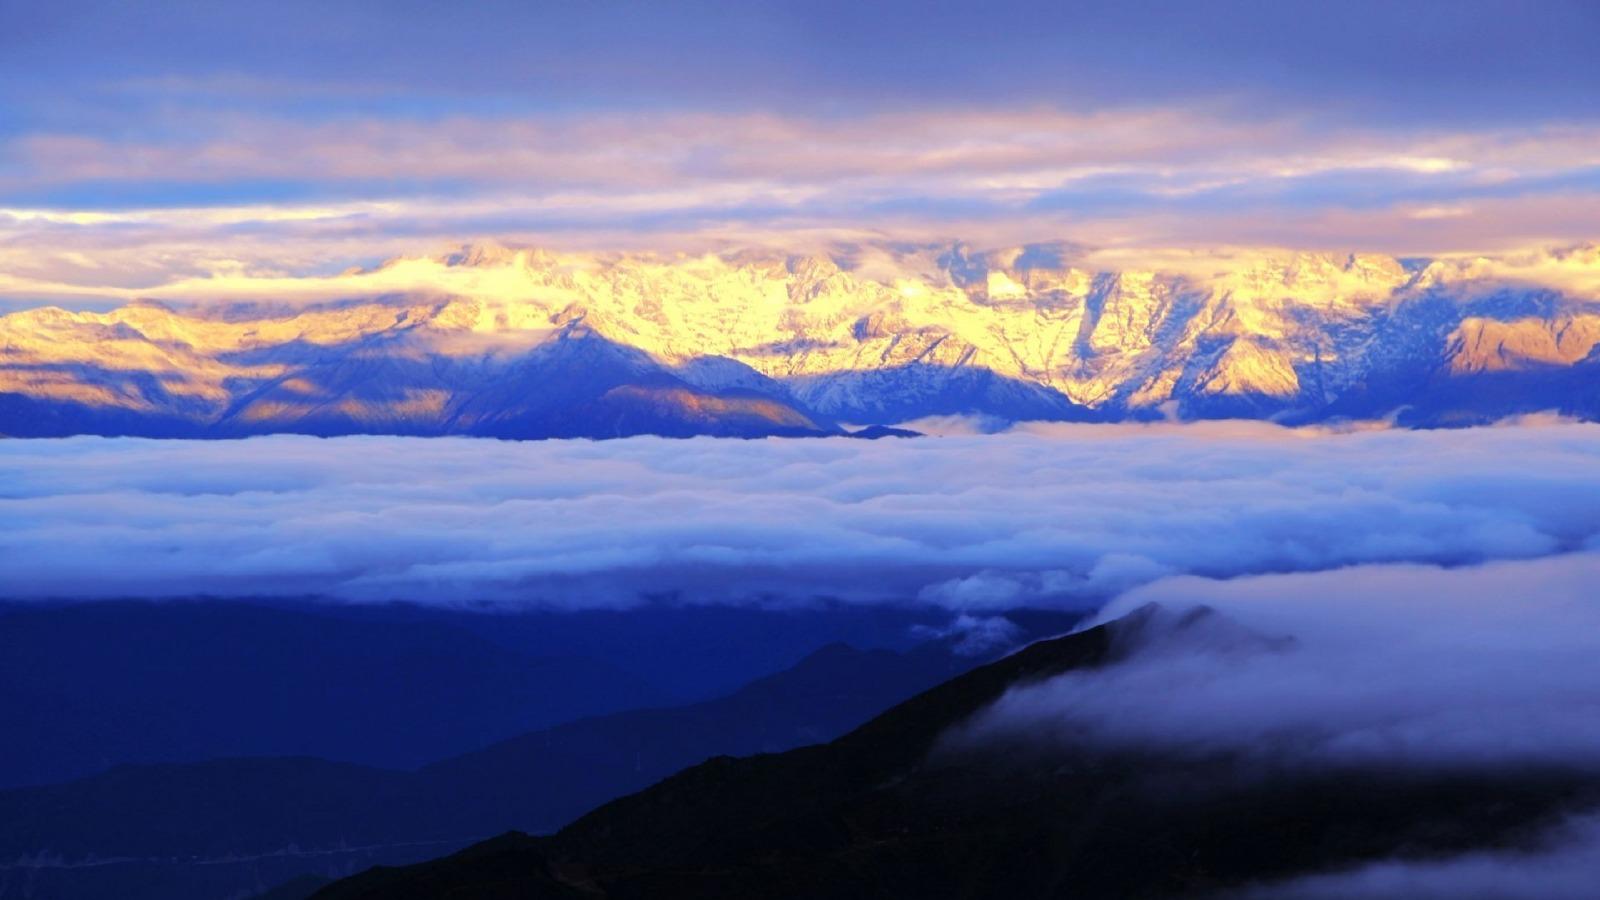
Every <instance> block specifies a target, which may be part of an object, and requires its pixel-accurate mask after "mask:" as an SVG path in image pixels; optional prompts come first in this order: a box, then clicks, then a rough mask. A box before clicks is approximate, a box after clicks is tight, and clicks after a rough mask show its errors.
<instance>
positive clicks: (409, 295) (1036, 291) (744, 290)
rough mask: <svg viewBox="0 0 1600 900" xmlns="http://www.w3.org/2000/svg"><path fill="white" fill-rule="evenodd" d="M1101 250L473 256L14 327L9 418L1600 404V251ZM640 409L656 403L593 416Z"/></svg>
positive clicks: (170, 425)
mask: <svg viewBox="0 0 1600 900" xmlns="http://www.w3.org/2000/svg"><path fill="white" fill-rule="evenodd" d="M1092 262H1093V260H1092V259H1091V258H1090V257H1088V256H1086V255H1085V254H1084V253H1082V252H1081V251H1080V250H1079V249H1078V248H1073V247H1069V246H1065V245H1045V244H1035V245H1022V246H1016V247H1011V248H1002V249H998V250H978V249H975V248H973V247H971V246H969V245H966V244H962V243H959V242H958V243H953V244H949V245H944V246H937V245H931V246H900V245H887V244H885V245H867V244H857V245H851V246H841V247H839V248H837V249H836V250H835V251H833V252H825V253H792V254H779V253H774V252H770V251H763V250H750V251H745V252H737V253H735V252H730V253H724V254H710V255H700V256H676V257H669V256H661V255H652V254H627V253H624V254H611V255H600V254H583V253H557V252H553V251H549V250H543V249H538V248H529V247H511V246H505V245H500V244H494V243H479V244H468V245H463V246H461V247H457V248H454V249H453V250H451V251H449V252H447V253H444V254H441V255H439V256H436V257H405V258H398V259H395V260H391V261H389V262H387V263H385V264H383V265H382V266H380V267H378V268H376V269H371V270H366V271H363V272H361V273H357V274H354V275H349V276H341V277H338V278H334V279H331V280H330V281H329V282H328V284H327V285H319V290H328V291H331V292H333V296H334V297H335V298H336V299H330V300H318V301H315V302H309V303H299V304H296V303H291V302H289V301H277V300H274V299H272V298H271V297H270V296H265V295H264V296H262V297H260V298H259V299H251V300H250V301H249V302H246V303H229V304H215V305H211V306H206V307H201V308H197V307H192V306H180V305H175V304H162V303H157V302H141V303H137V304H129V305H127V306H124V307H121V308H119V309H115V310H112V311H110V312H105V313H95V312H81V313H69V312H64V311H61V310H54V309H35V310H28V311H24V312H20V313H14V314H12V315H10V316H6V317H0V413H3V414H4V415H5V417H6V420H7V421H6V423H5V424H6V428H5V431H7V432H8V433H22V434H63V433H81V432H90V433H136V434H192V435H200V434H233V433H258V432H260V431H273V430H285V431H309V432H311V433H317V434H338V433H351V432H369V431H383V432H398V433H403V434H448V433H481V432H479V431H476V430H475V429H485V428H490V429H494V431H493V432H492V433H497V434H501V435H502V436H516V437H548V436H560V435H579V434H583V435H588V436H610V435H614V434H619V433H623V434H625V433H637V432H638V431H640V430H643V431H656V430H658V429H666V430H668V431H670V432H671V433H746V434H750V433H778V432H774V431H770V430H768V431H762V430H761V429H762V428H769V429H770V428H778V429H790V428H793V427H801V426H799V425H798V423H802V422H812V423H817V424H818V428H817V430H818V431H819V433H835V430H834V429H833V427H832V426H831V425H828V424H824V423H831V422H850V423H853V424H860V425H865V424H891V423H894V422H900V421H908V420H911V419H916V418H920V417H923V416H929V415H947V414H977V415H985V416H990V417H994V418H1001V419H1032V418H1045V419H1096V420H1103V419H1124V418H1133V419H1139V418H1155V417H1162V416H1165V415H1168V414H1171V413H1174V412H1175V413H1176V414H1177V415H1179V416H1181V417H1186V418H1198V417H1215V416H1246V417H1256V416H1266V417H1274V418H1279V419H1286V420H1289V421H1314V420H1319V419H1324V418H1330V417H1356V418H1384V417H1386V416H1389V415H1390V414H1391V413H1393V412H1395V411H1396V410H1409V412H1406V413H1403V414H1402V416H1403V417H1404V416H1409V417H1410V418H1409V419H1406V418H1403V419H1402V420H1403V421H1408V422H1413V423H1418V424H1450V423H1464V422H1471V421H1487V420H1491V419H1493V418H1497V417H1499V416H1502V415H1507V414H1516V413H1525V412H1533V411H1544V410H1551V409H1554V410H1557V411H1562V412H1566V413H1567V414H1570V415H1577V416H1584V417H1594V416H1596V415H1597V414H1600V399H1597V398H1596V397H1595V396H1594V392H1593V390H1590V389H1585V386H1586V385H1589V386H1592V384H1593V383H1594V378H1595V375H1594V372H1593V371H1592V370H1593V368H1594V366H1595V361H1594V360H1593V359H1591V356H1592V353H1593V351H1594V347H1595V346H1596V341H1597V340H1600V337H1596V335H1597V334H1600V303H1597V302H1596V300H1595V298H1596V297H1600V248H1597V247H1596V246H1595V245H1583V246H1579V247H1572V248H1564V249H1557V250H1549V251H1539V252H1530V253H1524V254H1513V255H1507V256H1504V257H1493V258H1491V257H1477V258H1467V257H1461V258H1449V259H1440V260H1433V261H1431V262H1427V263H1426V264H1424V265H1422V266H1421V267H1420V268H1418V266H1417V265H1415V264H1410V265H1408V264H1406V263H1402V262H1401V261H1400V260H1398V259H1394V258H1391V257H1386V256H1375V255H1364V254H1356V253H1308V252H1296V251H1287V250H1218V251H1213V252H1208V253H1185V254H1176V255H1173V256H1171V257H1170V258H1168V259H1166V260H1165V261H1159V260H1157V261H1153V262H1154V264H1152V265H1150V266H1148V267H1139V266H1133V265H1130V266H1126V267H1121V268H1106V267H1104V266H1103V265H1094V264H1092ZM1101 262H1102V263H1103V262H1104V260H1101ZM341 285H349V286H350V292H349V293H343V294H341V293H338V287H339V286H341ZM330 286H331V287H330ZM577 323H581V326H580V325H578V324H577ZM580 335H581V336H586V337H588V338H590V339H593V340H597V341H603V342H604V343H605V345H606V346H608V347H610V348H612V351H610V352H607V353H605V354H602V355H600V356H598V357H595V359H597V360H604V361H605V362H604V363H603V365H601V366H600V367H598V368H596V367H594V366H591V367H590V368H589V369H588V370H579V369H576V368H565V369H562V370H561V371H559V372H557V371H555V370H551V369H548V368H547V367H549V366H554V365H561V366H569V364H570V361H569V360H568V358H567V357H566V356H563V355H561V354H557V353H554V352H553V351H552V342H555V341H561V340H569V339H573V338H576V337H578V336H580ZM379 359H383V360H386V364H385V365H383V366H378V365H376V364H375V360H379ZM564 360H568V361H564ZM607 367H610V368H607ZM1486 378H1487V379H1492V380H1494V382H1495V384H1493V385H1488V386H1486V385H1483V384H1480V383H1479V382H1481V381H1482V380H1483V379H1486ZM640 379H643V381H641V380H640ZM618 389H621V390H618ZM730 391H739V392H744V395H743V396H742V397H741V398H734V397H732V396H731V395H729V394H728V392H730ZM753 395H760V396H759V399H760V401H761V404H765V405H755V406H753V405H752V402H753V400H754V399H756V398H755V397H753ZM602 397H609V398H610V399H607V400H605V401H604V402H603V403H602V402H601V400H600V398H602ZM419 398H427V399H426V400H425V401H424V400H421V399H419ZM624 401H626V402H629V403H642V404H644V406H639V407H630V410H631V411H629V412H628V413H627V414H625V415H622V418H621V419H620V420H617V421H611V420H606V419H604V418H603V417H604V415H612V414H616V413H618V412H619V410H618V408H617V404H618V403H622V402H624ZM597 404H599V405H597ZM757 408H760V409H762V410H763V412H762V414H760V415H758V416H756V417H755V418H753V419H752V418H749V417H748V415H747V414H748V413H749V411H750V410H752V409H757ZM673 410H676V412H673ZM691 410H693V411H694V412H693V414H692V415H690V416H689V418H688V419H681V418H674V423H675V424H671V425H668V424H666V423H665V422H664V421H662V420H660V419H659V416H661V415H669V417H681V416H683V415H688V414H689V411H691ZM708 411H709V412H708ZM719 416H720V417H724V418H719ZM729 416H732V417H735V418H737V419H738V421H741V422H743V423H744V424H742V425H739V426H733V425H732V424H730V423H731V422H732V421H733V419H728V418H726V417H729ZM713 420H715V421H713ZM760 421H766V422H769V423H784V424H782V425H778V424H769V425H765V426H763V425H757V424H755V423H757V422H760ZM489 423H498V424H489ZM513 423H515V424H513ZM717 423H720V424H717ZM749 427H753V428H756V429H757V430H756V431H753V432H750V431H745V430H743V429H746V428H749ZM729 429H731V431H730V430H729ZM706 430H709V432H707V431H706ZM784 433H787V432H786V431H785V432H784Z"/></svg>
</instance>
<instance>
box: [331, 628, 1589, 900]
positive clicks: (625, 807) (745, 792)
mask: <svg viewBox="0 0 1600 900" xmlns="http://www.w3.org/2000/svg"><path fill="white" fill-rule="evenodd" d="M1146 615H1147V614H1136V615H1135V616H1134V617H1130V619H1127V620H1123V621H1122V622H1120V623H1113V625H1111V626H1103V627H1100V628H1096V629H1092V630H1089V631H1085V632H1082V633H1079V634H1075V635H1071V636H1068V637H1064V638H1058V639H1054V640H1050V641H1044V642H1041V643H1038V644H1035V645H1033V646H1032V647H1030V648H1028V649H1026V650H1024V651H1022V652H1020V653H1017V654H1015V655H1013V656H1011V657H1008V658H1006V659H1004V660H1001V661H999V662H996V663H993V664H991V665H989V666H985V667H983V668H980V669H976V670H974V671H972V672H970V673H968V674H966V675H963V676H961V677H958V678H956V679H954V680H952V681H949V682H947V683H945V684H943V685H941V686H939V687H937V688H934V689H933V690H930V691H928V692H926V693H924V694H921V695H919V696H917V697H915V698H913V699H911V700H909V701H907V702H905V703H903V704H901V705H900V706H898V707H896V708H894V709H892V710H890V711H889V712H887V713H885V714H883V715H881V716H879V717H878V718H876V719H874V720H872V721H871V722H869V723H867V724H866V725H864V726H862V727H861V728H859V729H857V730H856V731H854V732H852V733H850V734H848V735H846V736H844V737H842V738H840V739H838V740H836V741H834V742H832V743H830V744H826V745H820V746H813V747H806V748H802V749H798V750H793V751H790V752H787V753H782V754H773V755H764V756H755V757H750V758H745V759H731V758H717V759H713V760H711V761H709V762H707V763H705V764H703V765H700V766H697V767H695V768H693V769H689V770H687V771H685V772H682V773H680V774H678V775H676V776H674V777H672V778H669V779H667V780H666V781H664V782H662V783H660V784H658V785H656V786H655V787H653V788H651V789H649V790H646V791H643V792H641V793H639V794H635V795H633V796H630V797H626V798H623V799H621V800H618V801H615V802H613V803H610V804H608V805H606V806H603V807H601V808H599V809H597V810H595V811H594V812H592V813H590V814H589V815H587V816H585V817H583V818H582V819H580V820H578V821H576V822H574V823H573V824H572V825H570V826H568V827H567V828H565V829H564V830H562V831H561V832H559V833H558V834H556V835H554V836H552V837H549V838H532V837H527V836H524V835H520V834H508V835H505V836H503V837H500V838H497V839H495V840H493V841H490V842H487V843H484V844H480V845H478V846H476V847H473V848H471V849H469V850H467V851H465V852H462V853H460V854H457V855H455V856H452V857H448V858H445V859H441V860H438V861H435V862H432V863H427V864H423V865H419V866H412V867H407V868H398V869H375V870H373V871H370V872H368V873H365V874H363V875H360V876H357V877H355V878H351V879H348V880H346V881H343V882H340V883H337V884H334V885H331V886H329V887H328V888H326V889H324V890H323V891H322V892H320V893H318V894H317V895H316V896H317V897H318V898H320V900H353V898H360V900H400V898H424V897H427V898H434V897H443V896H448V897H451V898H457V900H465V898H500V897H569V896H588V897H596V896H605V897H613V898H634V897H637V898H671V897H696V898H707V897H727V898H735V897H738V898H778V897H784V898H790V897H793V898H800V897H917V898H927V897H1048V896H1087V897H1130V896H1191V895H1196V894H1205V893H1208V892H1212V891H1216V890H1222V889H1226V888H1228V887H1230V886H1235V885H1241V884H1246V883H1251V882H1255V881H1260V880H1264V879H1273V878H1278V877H1284V876H1287V875H1291V874H1295V873H1298V872H1303V871H1311V870H1318V869H1322V868H1326V867H1331V866H1337V865H1341V864H1349V863H1354V862H1358V861H1361V860H1366V859H1372V858H1377V857H1385V856H1389V855H1392V854H1395V853H1397V852H1405V853H1412V854H1427V853H1444V852H1451V851H1456V850H1461V849H1465V848H1472V847H1478V846H1487V845H1496V844H1500V843H1503V842H1506V841H1510V840H1513V839H1515V838H1516V837H1517V836H1518V835H1521V834H1524V833H1525V832H1526V831H1527V830H1528V829H1532V828H1537V827H1541V826H1542V825H1544V824H1546V823H1548V822H1549V821H1550V820H1551V819H1552V818H1553V817H1555V816H1558V815H1560V814H1561V813H1562V812H1564V811H1566V810H1568V809H1570V808H1571V807H1572V805H1573V804H1575V803H1579V802H1581V801H1583V800H1592V799H1593V795H1594V793H1595V785H1594V783H1593V782H1592V781H1591V780H1589V779H1588V778H1587V777H1586V776H1583V775H1580V774H1578V773H1572V772H1564V771H1528V770H1522V771H1517V772H1511V773H1507V772H1494V771H1473V770H1467V769H1456V770H1454V771H1451V772H1442V773H1441V772H1434V773H1429V772H1426V771H1420V770H1410V771H1406V772H1395V771H1388V772H1379V771H1360V772H1357V771H1351V770H1345V771H1344V772H1343V773H1340V774H1331V773H1329V772H1327V771H1326V770H1324V771H1320V772H1319V771H1314V770H1310V769H1306V768H1295V769H1285V770H1282V771H1262V770H1260V768H1259V767H1258V768H1256V769H1253V770H1250V771H1248V772H1247V771H1246V770H1244V769H1242V768H1241V767H1240V766H1239V765H1238V761H1236V760H1227V759H1217V758H1209V759H1205V760H1198V761H1197V760H1195V759H1193V758H1188V759H1184V760H1178V759H1172V758H1162V757H1159V756H1154V755H1148V754H1146V755H1141V756H1139V757H1138V758H1134V757H1131V756H1129V755H1127V754H1126V753H1124V754H1115V753H1109V752H1104V751H1100V750H1096V749H1095V748H1093V747H1090V746H1086V745H1079V746H1055V747H1052V748H1048V749H1046V748H1042V747H1032V748H1021V747H1017V746H1010V747H1003V748H1002V747H994V746H980V747H978V748H976V749H974V748H973V747H971V746H968V747H967V748H966V749H953V748H952V747H951V746H950V745H948V744H942V743H940V740H939V739H940V736H941V735H942V734H944V733H945V732H946V731H947V730H948V729H949V728H950V727H951V726H953V725H956V724H958V723H960V722H962V721H964V720H966V719H967V718H968V717H970V716H971V715H972V714H973V713H974V712H976V711H978V710H980V709H982V708H983V707H985V706H986V705H987V704H989V703H990V702H991V701H993V700H994V699H996V698H997V697H999V696H1000V695H1001V694H1003V693H1004V692H1005V691H1006V690H1007V689H1008V688H1009V687H1011V686H1013V685H1017V684H1021V683H1025V682H1029V681H1032V680H1036V679H1040V678H1044V677H1048V676H1050V675H1054V674H1056V673H1061V672H1065V671H1068V670H1071V669H1075V668H1080V667H1089V666H1096V665H1101V664H1103V663H1105V662H1107V661H1108V659H1110V658H1112V657H1114V656H1115V654H1116V653H1117V652H1118V647H1119V646H1120V645H1119V644H1118V640H1119V637H1120V636H1123V635H1126V634H1127V633H1128V630H1129V629H1137V628H1139V627H1142V625H1143V622H1144V620H1145V616H1146Z"/></svg>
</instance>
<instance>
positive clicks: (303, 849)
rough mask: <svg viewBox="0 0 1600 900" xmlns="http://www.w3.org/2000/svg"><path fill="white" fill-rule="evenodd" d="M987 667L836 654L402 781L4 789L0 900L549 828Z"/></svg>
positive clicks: (146, 894)
mask: <svg viewBox="0 0 1600 900" xmlns="http://www.w3.org/2000/svg"><path fill="white" fill-rule="evenodd" d="M981 661H982V659H981V658H977V657H965V656H961V655H958V654H954V653H952V652H951V649H950V646H949V644H948V642H944V641H937V640H936V641H930V642H926V643H923V644H919V645H918V646H916V647H915V648H913V649H911V650H909V651H907V652H904V653H897V652H893V651H890V650H885V649H875V650H858V649H855V648H852V647H849V646H847V645H844V644H830V645H827V646H824V647H821V648H819V649H817V650H816V651H815V652H813V653H811V654H809V655H808V656H806V657H805V658H804V659H802V660H800V661H799V662H798V663H797V664H795V665H794V666H792V667H790V668H787V669H785V670H782V671H779V672H776V673H774V674H772V675H768V676H766V677H763V678H758V679H756V680H754V681H752V682H751V683H749V684H747V685H745V686H744V687H742V688H740V689H739V690H737V691H734V692H732V693H730V694H728V695H726V696H723V697H718V698H715V699H711V700H707V701H703V702H699V703H693V704H687V705H680V706H662V707H657V708H643V709H637V710H630V711H627V712H620V713H612V714H609V715H603V716H593V717H587V718H582V719H578V720H575V721H572V722H568V723H564V724H561V725H556V726H553V727H549V728H543V729H539V730H536V731H531V732H528V733H526V734H522V735H519V736H516V737H512V738H509V739H507V740H503V741H498V742H495V743H492V744H489V745H487V746H485V747H483V748H481V749H478V750H475V751H473V752H471V753H466V754H461V755H457V756H452V757H448V758H443V759H439V760H436V761H434V762H431V763H429V764H428V765H425V766H421V767H419V768H416V769H413V770H409V771H406V770H396V769H387V768H377V767H372V766H365V765H355V764H351V763H346V762H335V761H330V760H326V759H318V758H313V757H305V756H296V757H248V758H222V759H212V760H206V761H201V762H183V763H179V762H172V763H162V764H145V765H123V766H118V767H115V768H112V769H110V770H108V771H105V772H102V773H99V774H96V775H93V776H91V777H88V778H83V779H79V780H75V781H71V782H66V783H63V784H56V785H45V786H38V787H28V788H18V789H12V790H0V895H6V894H7V893H8V891H10V890H13V889H19V890H23V891H24V892H25V893H26V895H29V896H35V897H55V898H61V900H71V898H85V900H86V898H93V897H112V896H114V897H118V898H123V900H130V898H151V900H155V898H162V900H173V898H208V897H223V896H246V895H249V894H252V893H254V892H255V891H258V890H260V889H261V888H263V887H265V886H270V885H273V884H276V883H278V882H282V881H285V880H286V879H291V878H293V877H296V876H302V875H305V876H315V877H316V878H317V879H318V880H319V883H320V882H325V881H326V880H328V876H329V875H330V874H337V873H341V872H353V871H359V870H360V869H361V868H364V867H366V866H370V865H373V864H375V863H380V862H382V863H391V864H392V863H397V862H413V861H416V860H419V859H426V858H428V857H430V856H433V855H436V854H438V853H441V852H446V851H448V850H451V849H455V848H459V847H461V846H463V845H465V844H467V843H469V842H470V841H473V840H478V839H481V838H483V837H485V836H488V835H492V834H496V833H499V832H502V831H505V830H506V829H508V828H516V829H522V830H527V831H537V832H547V831H553V830H555V829H556V828H558V827H560V826H561V825H563V824H565V823H566V822H568V821H570V820H571V819H573V818H575V817H576V816H578V815H580V814H582V813H583V812H585V811H587V810H589V809H591V808H593V807H594V806H595V805H597V804H599V803H602V802H605V801H607V800H610V799H612V798H615V797H618V796H620V795H623V794H626V793H629V792H631V791H635V790H639V789H641V788H644V787H647V786H648V785H650V784H652V783H654V782H656V781H658V780H660V779H662V778H664V777H666V776H668V775H671V774H672V773H673V772H676V771H678V770H679V769H682V768H684V767H685V766H689V765H693V764H695V763H698V762H701V761H703V760H705V759H707V758H709V757H712V756H717V755H719V754H740V755H744V754H752V753H762V752H775V751H781V750H787V749H789V748H792V747H796V746H800V745H803V744H809V743H814V742H816V741H820V740H828V739H831V738H833V737H836V736H837V735H839V734H841V733H843V732H845V731H847V730H849V729H850V728H852V727H854V726H856V725H858V724H860V723H861V722H862V721H864V720H866V719H867V718H869V717H870V716H872V715H873V714H874V713H876V712H878V711H880V710H882V709H883V708H885V707H887V706H890V705H892V704H894V703H897V702H899V701H901V700H903V699H905V698H906V697H909V696H911V695H913V694H915V693H917V692H918V691H921V690H924V689H926V688H927V687H929V686H931V685H933V684H936V683H938V682H939V681H940V680H942V679H945V678H948V677H950V676H951V675H954V674H958V673H960V672H962V671H965V670H966V669H968V668H970V667H971V666H973V665H975V664H977V663H979V662H981ZM551 687H552V688H554V685H551ZM30 892H31V893H30Z"/></svg>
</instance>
